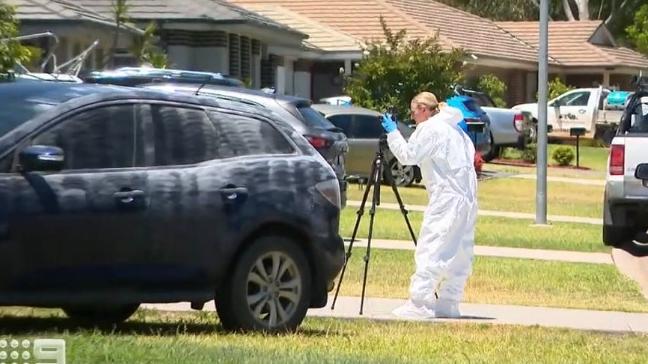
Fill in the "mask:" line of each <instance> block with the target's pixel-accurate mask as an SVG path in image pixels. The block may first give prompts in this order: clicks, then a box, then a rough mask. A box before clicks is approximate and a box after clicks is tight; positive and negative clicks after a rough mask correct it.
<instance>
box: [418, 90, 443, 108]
mask: <svg viewBox="0 0 648 364" xmlns="http://www.w3.org/2000/svg"><path fill="white" fill-rule="evenodd" d="M412 103H413V104H417V105H423V106H425V107H427V108H428V109H430V110H434V109H436V108H437V107H439V101H438V100H437V97H436V95H434V94H433V93H431V92H421V93H420V94H418V95H416V96H414V98H413V99H412Z"/></svg>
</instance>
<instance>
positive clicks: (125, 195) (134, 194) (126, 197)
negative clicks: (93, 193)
mask: <svg viewBox="0 0 648 364" xmlns="http://www.w3.org/2000/svg"><path fill="white" fill-rule="evenodd" d="M145 195H146V194H145V193H144V191H142V190H128V191H119V192H115V193H113V197H114V198H115V200H117V201H118V202H119V203H122V204H126V205H127V204H130V203H132V202H133V201H135V200H136V199H139V198H142V197H144V196H145Z"/></svg>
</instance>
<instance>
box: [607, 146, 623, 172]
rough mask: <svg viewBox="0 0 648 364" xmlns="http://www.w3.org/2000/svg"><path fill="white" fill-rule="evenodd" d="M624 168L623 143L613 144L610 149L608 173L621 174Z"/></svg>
mask: <svg viewBox="0 0 648 364" xmlns="http://www.w3.org/2000/svg"><path fill="white" fill-rule="evenodd" d="M624 169H625V145H620V144H613V145H612V147H611V149H610V175H611V176H623V173H624Z"/></svg>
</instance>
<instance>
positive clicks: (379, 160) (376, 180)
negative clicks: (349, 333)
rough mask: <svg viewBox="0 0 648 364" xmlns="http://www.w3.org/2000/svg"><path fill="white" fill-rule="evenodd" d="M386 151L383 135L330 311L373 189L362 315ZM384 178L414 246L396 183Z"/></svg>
mask: <svg viewBox="0 0 648 364" xmlns="http://www.w3.org/2000/svg"><path fill="white" fill-rule="evenodd" d="M386 149H387V135H385V134H383V135H382V136H381V137H380V141H379V142H378V151H377V152H376V156H375V157H374V160H373V162H372V165H371V174H370V175H369V179H368V180H367V187H366V188H365V191H364V196H363V197H362V202H361V203H360V208H359V209H358V212H357V214H358V218H357V219H356V222H355V226H354V227H353V234H352V235H351V242H350V243H349V248H348V249H347V253H346V261H345V262H344V267H342V272H341V274H340V279H339V281H338V285H337V289H336V290H335V297H334V298H333V304H332V305H331V310H334V309H335V303H336V301H337V298H338V294H339V293H340V286H341V285H342V280H343V279H344V273H345V272H346V268H347V264H349V258H351V251H352V249H353V243H354V242H355V239H356V235H357V233H358V227H359V226H360V220H361V219H362V215H364V210H365V205H366V203H367V197H369V190H371V188H372V187H373V198H372V199H371V209H370V210H369V215H370V218H369V236H368V237H367V252H366V254H365V256H364V262H365V266H364V276H363V280H362V297H361V301H360V314H361V315H362V308H363V307H364V297H365V288H366V286H367V271H368V269H369V258H370V256H371V238H372V234H373V224H374V216H375V215H376V206H379V205H380V185H381V182H382V176H383V175H384V159H385V153H384V151H385V150H386ZM386 178H387V180H388V182H389V183H390V185H391V188H392V191H394V195H396V200H397V201H398V205H399V207H400V211H401V213H402V214H403V217H404V218H405V222H406V223H407V228H408V229H409V232H410V235H411V236H412V241H413V242H414V245H416V236H415V235H414V231H413V230H412V225H411V224H410V221H409V218H408V217H407V213H408V211H407V209H405V206H404V205H403V200H402V199H401V196H400V194H399V193H398V189H397V188H396V182H395V181H394V178H393V177H392V176H391V173H387V174H386Z"/></svg>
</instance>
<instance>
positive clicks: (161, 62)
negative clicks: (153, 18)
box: [131, 22, 168, 68]
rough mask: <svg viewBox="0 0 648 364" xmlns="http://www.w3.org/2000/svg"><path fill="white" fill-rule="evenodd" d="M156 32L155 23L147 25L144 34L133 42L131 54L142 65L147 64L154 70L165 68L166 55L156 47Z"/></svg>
mask: <svg viewBox="0 0 648 364" xmlns="http://www.w3.org/2000/svg"><path fill="white" fill-rule="evenodd" d="M156 31H157V26H156V25H155V23H153V22H151V23H149V25H148V26H147V27H146V29H145V30H144V34H142V35H141V36H140V37H138V38H136V39H135V40H134V43H133V47H132V48H131V52H133V55H134V56H135V57H136V58H137V59H138V60H139V61H140V62H142V63H148V64H150V65H151V66H153V67H155V68H166V67H167V63H168V59H167V55H166V54H165V53H164V51H162V50H161V49H160V48H159V47H158V46H157V45H156V43H157V37H156V35H155V33H156Z"/></svg>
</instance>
